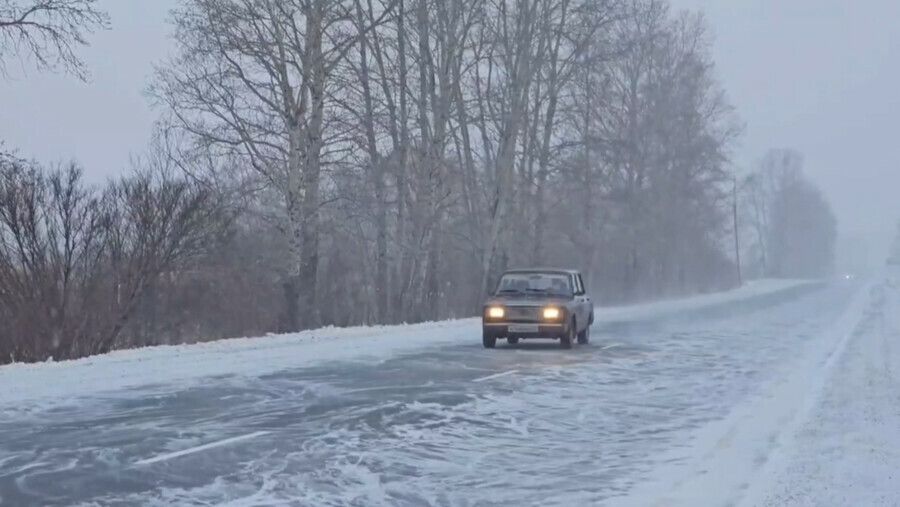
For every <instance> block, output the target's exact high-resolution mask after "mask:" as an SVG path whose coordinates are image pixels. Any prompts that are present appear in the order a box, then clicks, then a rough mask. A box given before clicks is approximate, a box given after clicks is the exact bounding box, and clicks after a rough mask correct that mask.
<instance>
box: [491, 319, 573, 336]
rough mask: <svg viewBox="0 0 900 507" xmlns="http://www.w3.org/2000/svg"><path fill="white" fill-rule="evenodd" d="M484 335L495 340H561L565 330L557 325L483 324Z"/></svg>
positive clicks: (541, 323) (562, 326)
mask: <svg viewBox="0 0 900 507" xmlns="http://www.w3.org/2000/svg"><path fill="white" fill-rule="evenodd" d="M482 327H483V329H484V332H485V333H489V334H491V335H493V336H495V337H497V338H519V339H528V338H562V337H564V336H565V335H566V331H567V328H566V326H565V325H564V324H561V323H560V324H557V323H547V322H540V323H521V322H484V323H483V324H482Z"/></svg>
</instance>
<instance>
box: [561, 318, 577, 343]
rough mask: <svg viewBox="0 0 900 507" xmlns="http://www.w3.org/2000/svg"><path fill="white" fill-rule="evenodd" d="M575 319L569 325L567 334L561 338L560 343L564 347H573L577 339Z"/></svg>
mask: <svg viewBox="0 0 900 507" xmlns="http://www.w3.org/2000/svg"><path fill="white" fill-rule="evenodd" d="M575 329H576V328H575V321H574V320H573V321H572V323H571V324H570V325H569V329H567V330H566V334H565V335H564V336H563V337H562V338H560V339H559V344H560V345H562V348H564V349H571V348H572V343H573V342H574V341H575Z"/></svg>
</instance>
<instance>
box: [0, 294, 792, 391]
mask: <svg viewBox="0 0 900 507" xmlns="http://www.w3.org/2000/svg"><path fill="white" fill-rule="evenodd" d="M807 283H809V282H806V281H797V280H761V281H756V282H752V283H748V284H746V285H745V286H743V287H740V288H738V289H735V290H732V291H728V292H723V293H717V294H707V295H702V296H695V297H690V298H684V299H678V300H667V301H658V302H654V303H647V304H641V305H635V306H630V307H610V308H597V310H596V312H595V315H596V321H597V322H600V323H602V322H604V321H616V322H622V321H629V320H641V319H647V318H652V317H659V316H662V315H666V314H672V313H678V312H683V311H688V310H694V309H700V308H706V307H711V306H716V305H721V304H727V303H730V302H736V301H739V300H743V299H748V298H754V297H758V296H764V295H767V294H775V293H778V292H782V291H785V290H788V289H791V288H795V287H798V286H800V285H804V284H807ZM480 333H481V330H480V319H477V318H475V319H462V320H453V321H444V322H432V323H424V324H414V325H402V326H379V327H354V328H323V329H318V330H314V331H306V332H302V333H295V334H288V335H270V336H266V337H259V338H236V339H228V340H220V341H215V342H207V343H200V344H192V345H175V346H158V347H148V348H142V349H132V350H121V351H116V352H112V353H110V354H106V355H102V356H94V357H89V358H85V359H79V360H75V361H63V362H55V363H49V362H48V363H40V364H12V365H7V366H3V367H0V406H2V405H5V404H22V403H36V402H37V401H38V400H45V401H49V400H53V399H58V400H60V401H66V400H67V399H71V398H72V397H77V396H85V395H91V394H97V393H101V392H108V391H114V390H126V389H134V388H138V387H141V386H149V385H159V384H167V385H168V384H170V385H173V386H178V387H184V384H185V383H188V382H193V381H197V380H200V379H203V378H208V377H215V376H223V375H247V376H260V375H265V374H269V373H273V372H277V371H280V370H285V369H291V368H299V367H305V366H311V365H314V364H318V363H321V362H325V361H338V360H375V361H378V360H384V359H387V358H390V357H392V356H394V355H396V354H399V353H408V352H415V351H417V350H420V349H423V348H427V347H435V346H445V345H453V344H468V343H477V341H478V336H480Z"/></svg>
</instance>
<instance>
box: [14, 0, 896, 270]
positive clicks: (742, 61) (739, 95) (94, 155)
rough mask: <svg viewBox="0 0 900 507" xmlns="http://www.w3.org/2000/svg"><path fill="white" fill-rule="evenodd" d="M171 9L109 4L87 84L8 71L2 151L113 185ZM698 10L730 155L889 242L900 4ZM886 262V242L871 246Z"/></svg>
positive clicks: (833, 0)
mask: <svg viewBox="0 0 900 507" xmlns="http://www.w3.org/2000/svg"><path fill="white" fill-rule="evenodd" d="M175 3H176V2H175V1H174V0H154V1H153V2H134V3H131V2H117V1H112V0H107V1H105V2H103V3H102V6H103V7H104V8H105V9H107V10H108V11H109V13H110V16H111V18H112V28H111V30H109V31H107V32H104V33H100V34H98V35H96V36H95V37H94V38H93V41H92V47H90V48H88V49H86V50H85V51H84V52H83V55H84V59H85V61H86V62H87V63H88V65H89V68H90V70H91V72H92V74H93V77H92V82H91V83H89V84H84V83H78V82H74V81H73V80H71V79H69V78H68V77H67V76H64V75H59V74H51V73H37V72H35V71H33V70H32V69H30V68H27V69H23V68H16V67H12V68H10V69H8V73H9V74H10V76H11V78H12V79H10V80H9V81H7V82H5V83H2V84H0V86H2V88H3V93H0V111H2V117H3V119H4V121H3V122H0V139H4V140H5V141H6V143H7V145H8V146H14V147H16V148H18V149H19V150H20V153H21V154H22V155H25V156H29V157H36V158H37V159H38V160H41V161H46V162H50V161H59V160H63V159H69V158H75V159H77V160H79V161H80V162H81V163H82V164H83V166H84V168H85V170H86V172H87V174H88V175H89V176H90V177H92V178H98V179H99V178H103V177H106V176H108V175H112V174H117V173H119V172H121V171H122V170H123V168H124V167H127V166H128V162H129V158H130V156H131V154H132V153H136V152H140V151H142V150H143V149H144V148H145V146H146V144H147V142H148V140H149V138H150V133H151V129H152V122H153V121H154V119H155V117H156V115H155V113H154V112H153V111H151V109H150V107H149V105H148V101H147V99H146V98H145V97H144V96H143V95H142V91H143V90H144V89H145V88H146V86H147V84H148V81H149V78H150V75H151V65H152V64H153V63H154V62H158V61H160V60H161V59H163V58H164V57H165V55H166V54H167V53H168V52H169V51H170V49H171V43H170V42H169V40H168V38H167V35H168V34H169V32H170V28H169V27H168V26H167V25H166V24H165V21H166V19H167V16H168V10H169V9H170V8H171V7H172V6H174V5H175ZM673 5H674V6H675V7H681V8H689V9H702V10H703V12H704V13H705V15H706V16H707V18H708V21H709V22H710V24H711V25H712V29H713V31H714V35H715V46H714V54H715V59H716V63H717V66H718V75H719V78H720V79H721V81H722V83H723V85H724V87H725V89H726V91H727V93H728V94H729V97H730V99H731V101H732V102H733V103H734V104H735V106H736V107H737V108H738V113H739V115H740V117H741V118H742V119H743V121H744V122H745V124H746V131H745V133H744V135H743V137H742V138H741V140H740V143H739V146H738V147H737V148H736V150H735V154H734V155H735V156H734V162H735V164H737V165H738V166H739V167H744V168H747V167H752V166H754V165H755V164H757V163H758V161H759V159H760V158H761V157H762V156H763V154H764V153H765V151H766V150H768V149H770V148H793V149H796V150H798V151H800V152H801V153H802V154H803V156H804V159H805V166H804V169H805V171H806V172H807V173H808V174H809V175H810V177H811V178H812V179H814V181H815V182H817V183H818V184H819V185H820V186H821V188H822V189H823V191H824V192H825V193H826V194H827V196H828V198H829V200H830V201H831V203H832V205H833V207H834V209H835V212H836V214H837V215H838V220H839V230H840V233H841V236H842V239H843V240H845V241H846V240H853V241H854V242H855V241H859V240H860V239H863V238H864V239H865V241H875V242H879V241H884V239H883V238H884V237H885V236H887V235H888V232H887V231H889V230H890V228H891V227H893V224H894V223H895V222H896V221H897V219H898V217H900V199H898V198H897V189H898V188H900V168H898V161H900V143H897V142H896V135H897V128H896V119H897V115H898V113H900V94H897V93H896V90H898V89H900V68H898V67H897V65H896V62H898V61H900V32H898V31H897V30H896V20H897V19H900V3H898V2H895V1H892V0H867V1H865V2H847V1H844V0H802V1H801V0H798V1H790V2H785V1H783V0H728V1H720V0H674V1H673ZM874 248H875V250H876V251H878V252H879V253H878V254H876V255H880V251H881V250H880V249H883V244H882V243H878V246H876V247H874Z"/></svg>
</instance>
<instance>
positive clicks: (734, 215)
mask: <svg viewBox="0 0 900 507" xmlns="http://www.w3.org/2000/svg"><path fill="white" fill-rule="evenodd" d="M732 181H733V186H732V191H731V214H732V218H733V222H734V257H735V259H736V260H737V281H738V286H741V285H743V284H744V281H743V276H741V242H740V238H739V234H738V212H737V175H736V174H733V175H732Z"/></svg>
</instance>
